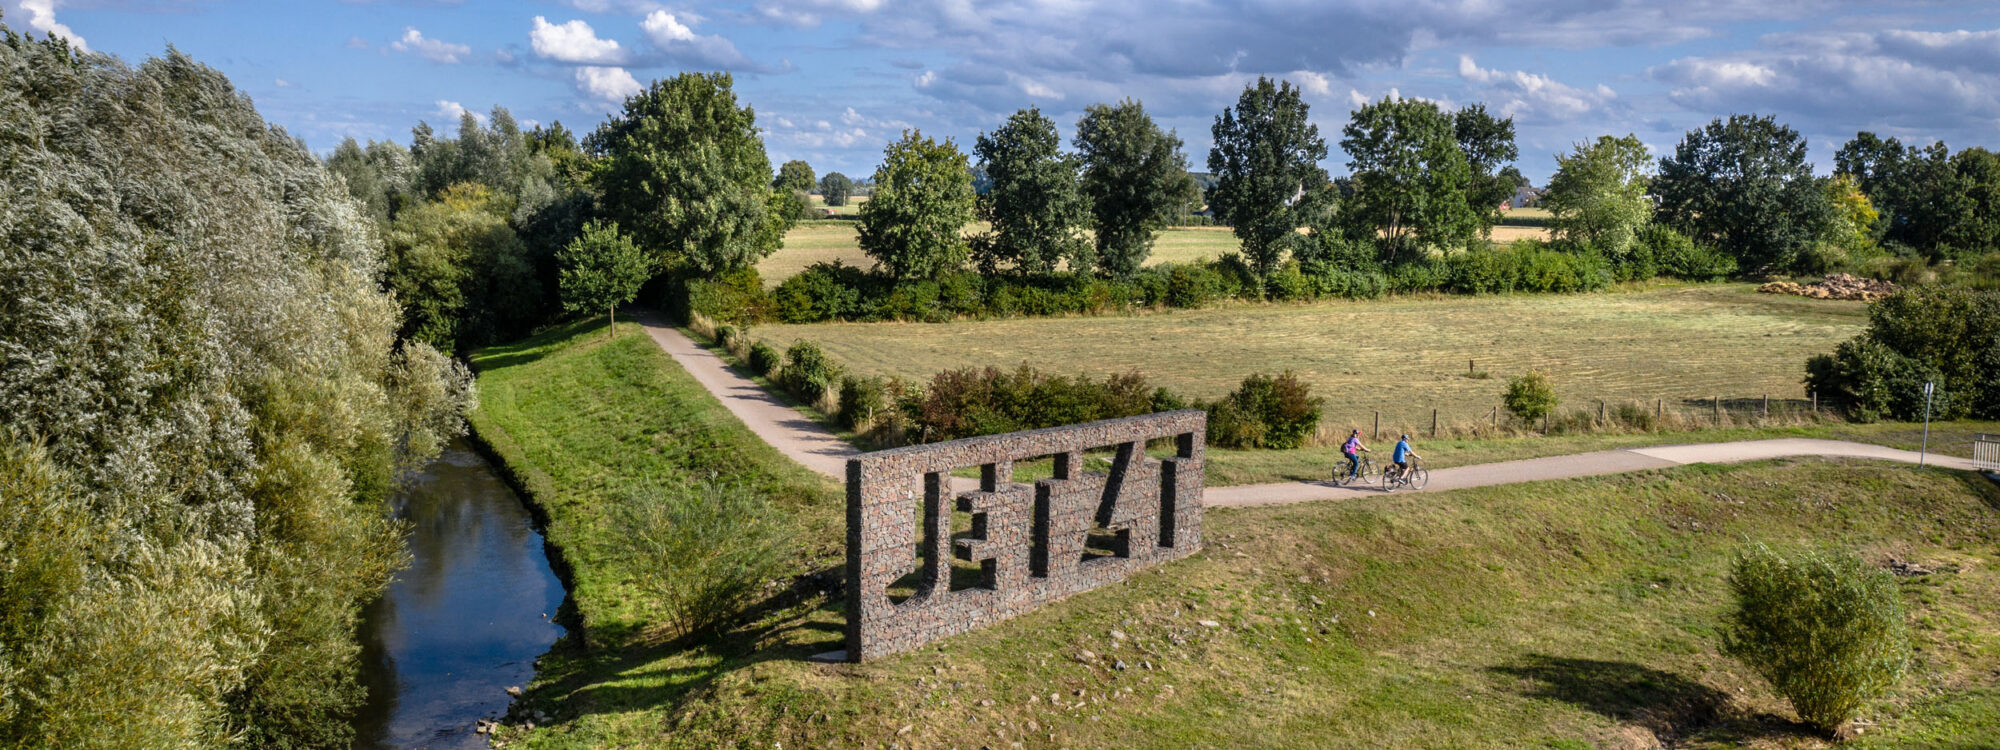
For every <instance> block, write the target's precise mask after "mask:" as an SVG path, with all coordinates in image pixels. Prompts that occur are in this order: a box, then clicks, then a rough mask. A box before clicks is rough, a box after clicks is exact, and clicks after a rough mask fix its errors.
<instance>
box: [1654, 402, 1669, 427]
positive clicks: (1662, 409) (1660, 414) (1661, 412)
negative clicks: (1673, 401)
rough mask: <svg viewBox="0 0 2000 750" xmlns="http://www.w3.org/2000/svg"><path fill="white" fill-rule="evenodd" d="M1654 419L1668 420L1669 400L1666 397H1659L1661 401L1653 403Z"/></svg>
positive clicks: (1659, 420)
mask: <svg viewBox="0 0 2000 750" xmlns="http://www.w3.org/2000/svg"><path fill="white" fill-rule="evenodd" d="M1653 421H1656V422H1665V421H1667V400H1666V399H1664V398H1663V399H1659V403H1656V404H1654V405H1653Z"/></svg>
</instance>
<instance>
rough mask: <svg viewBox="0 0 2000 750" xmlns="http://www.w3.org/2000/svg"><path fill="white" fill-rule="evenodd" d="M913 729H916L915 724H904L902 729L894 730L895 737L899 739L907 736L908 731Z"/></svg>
mask: <svg viewBox="0 0 2000 750" xmlns="http://www.w3.org/2000/svg"><path fill="white" fill-rule="evenodd" d="M915 728H917V725H915V724H904V725H903V728H902V729H898V730H896V736H897V737H901V736H903V735H906V734H909V733H910V730H912V729H915Z"/></svg>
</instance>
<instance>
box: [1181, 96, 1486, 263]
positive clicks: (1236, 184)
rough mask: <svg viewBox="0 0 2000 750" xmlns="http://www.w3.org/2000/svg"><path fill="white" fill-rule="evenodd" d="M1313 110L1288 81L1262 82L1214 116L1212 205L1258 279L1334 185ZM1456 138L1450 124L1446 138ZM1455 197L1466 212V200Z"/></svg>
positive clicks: (1281, 252) (1282, 251)
mask: <svg viewBox="0 0 2000 750" xmlns="http://www.w3.org/2000/svg"><path fill="white" fill-rule="evenodd" d="M1309 109H1310V108H1309V107H1307V106H1306V103H1305V99H1304V98H1303V97H1302V96H1301V94H1300V91H1299V90H1298V89H1297V88H1294V87H1293V86H1292V84H1291V83H1290V82H1285V81H1273V80H1271V79H1269V78H1263V77H1259V78H1258V79H1257V82H1256V83H1255V84H1251V85H1250V86H1248V87H1245V88H1244V89H1243V95H1242V96H1241V97H1239V98H1238V99H1237V100H1236V106H1235V107H1232V108H1227V109H1224V110H1222V114H1221V115H1219V116H1217V117H1216V118H1215V127H1214V128H1213V133H1214V136H1215V146H1214V147H1213V148H1211V149H1209V152H1208V171H1210V172H1214V173H1215V188H1214V189H1212V190H1210V191H1209V192H1208V199H1209V203H1210V205H1212V206H1214V208H1215V213H1216V215H1217V216H1219V217H1221V218H1222V219H1223V220H1224V221H1226V222H1228V223H1229V226H1230V227H1231V228H1233V229H1234V230H1235V232H1236V236H1237V238H1239V239H1241V240H1243V255H1244V257H1245V258H1246V259H1248V260H1249V261H1250V266H1251V268H1252V269H1253V270H1255V271H1256V273H1257V276H1258V278H1259V279H1260V280H1261V279H1262V278H1263V277H1264V276H1266V275H1268V274H1270V272H1271V269H1273V268H1276V267H1277V265H1278V261H1279V259H1280V257H1281V256H1282V255H1283V254H1284V251H1285V248H1287V247H1290V246H1291V242H1292V238H1293V237H1296V236H1297V232H1298V228H1299V227H1301V226H1304V225H1305V224H1306V223H1307V220H1308V219H1309V218H1311V217H1310V216H1308V215H1307V214H1308V213H1309V211H1308V204H1310V203H1312V201H1310V200H1307V199H1309V198H1315V197H1318V196H1321V195H1322V194H1323V193H1324V192H1325V188H1326V186H1327V185H1328V180H1327V177H1326V170H1325V169H1321V168H1320V166H1319V160H1321V159H1324V158H1326V139H1324V138H1321V137H1320V136H1319V126H1317V125H1314V124H1312V120H1311V119H1310V118H1309V117H1308V116H1307V112H1308V110H1309ZM1450 137H1451V125H1450V121H1449V119H1447V120H1446V123H1445V138H1446V139H1447V141H1449V139H1450ZM1452 150H1453V151H1454V152H1456V151H1457V146H1453V147H1452ZM1463 163H1464V159H1463V157H1461V158H1460V164H1461V165H1463ZM1455 187H1456V186H1455ZM1452 199H1453V200H1455V201H1457V202H1458V203H1459V206H1460V209H1461V210H1463V208H1464V205H1465V198H1464V196H1463V195H1454V196H1453V198H1452Z"/></svg>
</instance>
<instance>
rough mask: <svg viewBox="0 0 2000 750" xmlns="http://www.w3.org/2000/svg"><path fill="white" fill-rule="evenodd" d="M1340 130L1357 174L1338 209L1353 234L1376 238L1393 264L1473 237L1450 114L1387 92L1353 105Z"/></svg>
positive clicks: (1468, 175) (1468, 172)
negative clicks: (1357, 106) (1375, 99)
mask: <svg viewBox="0 0 2000 750" xmlns="http://www.w3.org/2000/svg"><path fill="white" fill-rule="evenodd" d="M1341 132H1342V135H1343V136H1344V137H1343V138H1341V141H1340V147H1341V149H1343V150H1345V151H1346V152H1347V155H1348V157H1349V161H1348V169H1349V171H1351V172H1352V173H1353V175H1354V177H1353V180H1354V197H1353V198H1352V199H1351V200H1348V201H1347V202H1345V203H1344V204H1343V205H1342V206H1341V212H1340V215H1341V221H1342V223H1343V224H1345V225H1346V226H1347V231H1348V233H1349V235H1350V236H1352V237H1355V238H1359V239H1366V240H1371V241H1375V242H1376V243H1377V244H1378V247H1380V248H1381V252H1380V254H1381V257H1382V259H1383V260H1384V261H1386V262H1388V263H1391V264H1398V263H1407V262H1410V261H1414V260H1417V259H1420V258H1422V257H1423V255H1424V252H1425V248H1426V247H1440V248H1451V247H1459V246H1462V245H1464V244H1465V243H1466V242H1467V241H1469V240H1471V239H1472V235H1473V232H1474V231H1475V230H1476V228H1477V226H1478V222H1479V218H1478V217H1477V216H1475V215H1474V214H1473V211H1472V208H1471V207H1470V206H1468V205H1467V204H1466V199H1465V196H1466V192H1465V191H1466V188H1467V186H1468V185H1469V184H1470V183H1471V180H1472V168H1471V166H1470V165H1468V164H1467V162H1466V160H1465V153H1464V152H1463V151H1461V150H1460V149H1459V146H1458V140H1457V136H1456V133H1455V130H1454V123H1453V121H1452V118H1451V116H1449V115H1446V114H1445V113H1444V111H1443V110H1441V109H1439V108H1438V106H1437V105H1435V104H1432V103H1430V102H1426V101H1421V100H1416V99H1390V98H1386V97H1385V98H1383V99H1382V100H1381V101H1379V102H1375V103H1372V104H1368V105H1365V106H1363V107H1361V108H1360V109H1357V110H1355V111H1354V116H1353V119H1351V120H1349V121H1348V123H1347V127H1346V128H1345V129H1343V130H1342V131H1341Z"/></svg>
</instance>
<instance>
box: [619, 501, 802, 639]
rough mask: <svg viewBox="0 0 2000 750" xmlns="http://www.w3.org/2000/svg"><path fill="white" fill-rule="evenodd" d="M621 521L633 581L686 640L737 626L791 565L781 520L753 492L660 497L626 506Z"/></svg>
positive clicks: (622, 505) (620, 509) (620, 535)
mask: <svg viewBox="0 0 2000 750" xmlns="http://www.w3.org/2000/svg"><path fill="white" fill-rule="evenodd" d="M618 515H619V516H620V518H619V527H620V528H621V529H623V530H624V532H625V533H622V534H618V535H617V537H618V538H619V539H621V540H624V544H625V545H626V549H625V552H626V554H627V555H628V556H629V557H630V558H632V565H631V568H630V569H631V570H632V572H633V575H634V576H635V577H636V578H637V579H638V583H639V585H640V586H641V587H642V588H644V589H646V590H647V591H648V592H649V593H651V594H653V595H654V596H655V597H657V598H658V599H659V603H660V606H661V607H662V608H664V609H665V610H666V615H667V616H666V622H667V623H669V624H670V625H671V626H672V627H673V628H674V629H675V630H676V631H678V632H679V633H680V634H682V635H701V634H707V633H712V632H715V631H716V630H719V629H721V628H723V627H725V626H727V625H729V624H731V623H734V622H735V621H736V620H737V619H738V618H739V617H741V616H742V614H743V611H744V609H745V608H746V607H747V606H748V605H749V604H750V603H751V601H752V598H753V596H754V595H755V594H756V592H757V591H758V589H759V587H760V586H761V585H762V584H763V582H765V581H767V580H770V579H771V578H773V577H774V576H777V575H779V574H781V573H782V571H783V569H784V565H785V560H786V559H787V545H786V534H785V529H786V528H787V525H786V522H785V520H784V518H783V516H782V514H781V513H780V512H779V511H778V509H776V508H774V507H771V506H770V505H769V504H767V503H766V502H765V501H764V497H763V495H761V494H759V493H757V492H755V491H752V490H750V489H747V488H742V487H733V486H724V485H714V484H702V485H697V486H694V487H681V488H673V489H663V490H658V491H655V492H650V493H646V494H643V495H640V496H637V497H631V498H627V499H626V501H625V502H624V503H622V504H620V505H619V506H618Z"/></svg>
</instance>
